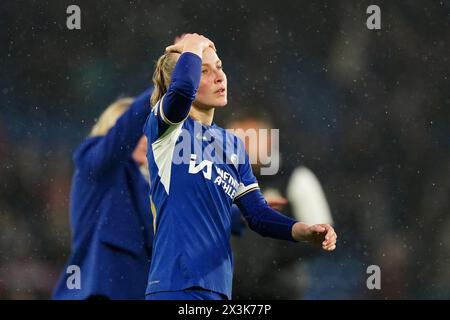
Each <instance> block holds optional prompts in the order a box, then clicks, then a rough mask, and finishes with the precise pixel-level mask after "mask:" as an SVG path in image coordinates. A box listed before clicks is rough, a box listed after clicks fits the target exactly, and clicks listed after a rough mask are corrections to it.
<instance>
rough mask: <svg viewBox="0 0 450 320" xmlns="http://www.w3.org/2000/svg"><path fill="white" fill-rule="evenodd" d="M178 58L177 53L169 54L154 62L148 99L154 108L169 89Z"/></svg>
mask: <svg viewBox="0 0 450 320" xmlns="http://www.w3.org/2000/svg"><path fill="white" fill-rule="evenodd" d="M179 56H180V54H179V53H174V52H169V53H165V54H163V55H162V56H161V57H159V59H158V61H157V62H156V67H155V72H154V73H153V85H154V89H153V93H152V96H151V98H150V103H151V105H152V106H154V105H155V104H156V103H157V102H158V101H159V100H160V99H161V98H162V96H163V95H164V94H165V93H166V92H167V89H168V88H169V84H170V79H171V76H172V71H173V69H174V68H175V64H176V62H177V60H178V57H179Z"/></svg>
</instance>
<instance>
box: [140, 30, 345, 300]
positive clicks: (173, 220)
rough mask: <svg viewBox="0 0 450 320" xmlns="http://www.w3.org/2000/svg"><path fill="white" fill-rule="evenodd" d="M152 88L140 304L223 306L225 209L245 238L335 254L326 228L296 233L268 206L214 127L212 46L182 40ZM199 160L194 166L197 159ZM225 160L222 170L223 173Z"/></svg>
mask: <svg viewBox="0 0 450 320" xmlns="http://www.w3.org/2000/svg"><path fill="white" fill-rule="evenodd" d="M154 85H155V90H154V93H153V95H152V106H154V107H153V111H152V113H151V114H150V116H149V118H148V120H147V123H146V125H145V128H144V131H145V134H146V136H147V140H148V155H147V157H148V161H149V170H150V176H151V179H152V180H151V184H152V188H151V197H150V198H151V200H150V201H151V203H152V211H153V213H154V215H156V219H155V230H156V232H155V241H154V247H153V256H152V264H151V269H150V274H149V281H148V287H147V292H146V295H147V299H149V300H161V299H177V300H178V299H182V300H197V299H217V300H222V299H230V298H231V283H232V275H233V271H232V270H233V260H232V254H231V246H230V231H231V226H230V219H231V207H232V204H233V202H236V203H237V205H238V207H239V209H240V210H241V211H242V212H243V215H244V216H245V217H246V219H247V221H248V222H249V226H250V228H251V229H253V230H254V231H256V232H258V233H260V234H262V235H264V236H267V237H273V238H277V239H284V240H290V241H294V242H295V241H308V242H312V243H315V244H319V245H321V246H322V248H323V249H324V250H326V251H332V250H334V249H335V248H336V238H337V236H336V234H335V232H334V230H333V228H332V227H331V226H330V225H328V224H320V225H308V224H305V223H301V222H298V221H296V220H294V219H290V218H288V217H286V216H284V215H282V214H280V213H278V212H277V211H275V210H273V209H271V208H270V207H269V206H268V204H267V202H266V201H265V200H264V198H263V196H262V194H261V192H260V191H259V187H258V183H257V180H256V178H255V177H254V175H253V173H252V170H251V167H250V164H249V161H248V156H247V155H246V152H245V148H244V145H243V143H242V141H240V140H239V139H238V138H237V137H236V136H234V135H232V134H231V133H230V132H228V131H226V130H224V129H222V128H220V127H219V126H217V125H216V124H215V123H213V116H214V110H215V108H220V107H224V106H225V105H226V104H227V79H226V75H225V73H224V71H223V68H222V62H221V60H220V59H219V58H218V56H217V54H216V50H215V46H214V43H212V42H211V41H210V40H209V39H207V38H205V37H203V36H201V35H198V34H188V35H185V37H183V39H182V40H181V41H179V42H178V43H177V44H175V45H172V46H168V47H167V48H166V53H165V54H164V55H162V56H161V57H160V59H159V60H158V63H157V66H156V69H155V73H154ZM196 130H201V131H196ZM196 133H198V134H196ZM181 135H182V137H181ZM186 135H187V137H186ZM208 135H210V137H209V138H208ZM185 140H186V141H187V143H188V146H189V147H191V149H190V150H184V149H182V150H181V151H182V153H183V156H186V155H187V156H188V157H190V161H183V162H182V163H175V162H174V161H173V159H175V158H174V157H175V156H179V152H180V150H177V151H176V149H175V147H176V146H177V142H181V141H183V142H186V141H185ZM212 142H214V145H215V146H216V147H223V146H224V143H226V144H227V145H228V144H232V145H233V146H234V147H233V148H232V149H233V152H237V153H236V154H223V149H222V151H217V150H216V153H215V156H212V155H210V156H211V157H209V156H208V155H205V154H204V153H203V149H204V148H206V147H208V146H209V145H210V144H211V143H212ZM185 146H186V144H185ZM192 146H194V149H193V150H192ZM175 151H176V152H175ZM192 152H194V154H193V153H192ZM199 152H200V153H202V154H199ZM205 156H206V157H207V159H205V160H203V161H201V163H200V164H197V161H196V159H197V157H201V158H202V159H203V158H204V157H205ZM224 157H226V159H230V160H231V162H230V163H228V161H227V163H224V159H225V158H224ZM184 159H186V158H184ZM233 159H234V160H233ZM238 159H241V160H240V161H239V162H238ZM199 161H200V160H199ZM204 168H206V171H205V170H203V169H204Z"/></svg>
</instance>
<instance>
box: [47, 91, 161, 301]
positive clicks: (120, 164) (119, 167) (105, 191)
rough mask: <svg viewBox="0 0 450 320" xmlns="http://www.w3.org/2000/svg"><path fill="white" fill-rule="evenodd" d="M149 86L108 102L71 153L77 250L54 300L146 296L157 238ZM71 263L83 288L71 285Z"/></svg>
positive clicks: (73, 219) (59, 284)
mask: <svg viewBox="0 0 450 320" xmlns="http://www.w3.org/2000/svg"><path fill="white" fill-rule="evenodd" d="M150 94H151V90H147V91H146V92H144V93H143V94H141V95H140V96H139V97H137V98H136V99H135V100H133V99H132V98H122V99H119V100H117V101H116V102H114V103H113V104H111V105H110V106H109V107H108V108H107V109H106V110H105V111H104V112H103V114H102V115H101V116H100V118H99V120H98V122H97V123H96V124H95V126H94V127H93V128H92V131H91V133H90V136H89V137H88V138H87V139H86V140H85V141H83V142H82V143H81V145H80V146H79V147H78V149H77V150H76V151H75V153H74V157H73V159H74V162H75V173H74V176H73V181H72V190H71V197H70V221H71V228H72V250H71V251H72V252H71V255H70V257H69V260H68V262H67V265H66V268H65V269H64V271H63V273H62V276H61V278H60V280H59V283H58V284H57V286H56V289H55V291H54V295H53V297H54V298H55V299H90V298H96V299H143V298H144V293H145V287H146V281H147V275H148V270H149V266H150V258H151V247H152V240H153V227H152V217H151V211H150V202H149V199H148V193H149V189H150V186H149V182H148V173H147V172H148V171H147V161H146V152H147V141H146V138H145V137H144V136H143V135H142V127H143V125H144V123H145V120H146V119H147V116H148V115H149V113H150ZM69 266H77V267H79V270H80V280H81V282H80V284H81V286H80V288H69V287H68V281H71V279H69V277H70V276H71V273H70V272H66V270H68V269H67V268H68V267H69Z"/></svg>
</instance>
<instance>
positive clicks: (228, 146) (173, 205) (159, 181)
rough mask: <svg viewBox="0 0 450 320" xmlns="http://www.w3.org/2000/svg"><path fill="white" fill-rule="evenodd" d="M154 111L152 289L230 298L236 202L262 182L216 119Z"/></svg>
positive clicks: (150, 134)
mask: <svg viewBox="0 0 450 320" xmlns="http://www.w3.org/2000/svg"><path fill="white" fill-rule="evenodd" d="M163 103H164V97H163V98H162V99H161V100H160V101H159V102H158V103H157V104H156V105H155V106H154V108H153V109H152V112H151V114H150V115H149V117H148V119H147V122H146V125H145V127H144V133H145V135H146V136H147V139H148V145H149V148H148V153H147V158H148V164H149V171H150V179H151V186H152V187H151V195H150V200H151V207H152V213H153V219H154V229H155V230H154V231H155V238H154V243H153V256H152V262H151V268H150V273H149V281H148V286H147V293H155V292H161V291H172V290H183V289H186V288H189V287H201V288H204V289H207V290H211V291H215V292H218V293H221V294H224V295H226V296H227V297H228V298H229V299H230V298H231V287H232V273H233V257H232V252H231V246H230V232H231V231H230V230H231V206H232V204H233V202H234V201H235V200H236V199H238V198H239V197H241V196H243V195H244V194H246V193H248V192H250V191H252V190H255V189H257V188H258V183H257V181H256V178H255V176H254V175H253V173H252V169H251V166H250V163H249V158H248V155H247V154H246V152H245V148H244V144H243V142H242V141H241V140H240V139H239V138H237V137H236V136H235V135H234V134H232V133H231V132H230V131H227V130H225V129H223V128H220V127H219V126H217V125H216V124H212V125H211V126H206V125H202V124H201V123H200V122H198V121H195V120H193V119H192V118H190V117H189V116H188V117H187V118H186V119H184V120H183V121H181V122H179V123H172V122H170V121H169V120H168V119H167V117H166V116H165V114H164V109H163V108H162V105H163Z"/></svg>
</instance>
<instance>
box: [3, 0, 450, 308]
mask: <svg viewBox="0 0 450 320" xmlns="http://www.w3.org/2000/svg"><path fill="white" fill-rule="evenodd" d="M70 4H77V5H79V6H80V8H81V13H82V19H81V23H82V28H81V30H79V31H77V30H75V31H70V30H68V29H67V28H66V18H67V14H66V8H67V6H68V5H70ZM370 4H376V5H378V6H380V7H381V17H382V20H381V21H382V28H381V30H379V31H371V30H368V29H367V28H366V25H365V22H366V19H367V17H368V15H367V14H366V8H367V6H368V5H370ZM449 21H450V2H449V1H373V2H372V1H371V2H369V1H361V2H359V3H358V2H355V1H339V2H338V1H312V2H311V1H298V0H297V1H269V2H267V3H266V2H262V1H247V2H245V3H244V2H242V1H235V0H229V1H219V0H216V1H193V2H191V1H172V0H170V1H163V2H157V1H81V0H78V1H56V0H55V1H11V0H9V1H2V2H1V3H0V52H1V54H0V67H1V68H0V70H1V74H2V75H1V77H0V98H1V99H0V110H1V112H0V298H3V299H36V298H39V299H45V298H49V297H50V292H51V290H52V288H53V286H54V284H55V282H56V280H57V277H58V276H59V273H60V272H61V271H62V268H63V265H64V262H65V259H66V258H67V255H68V253H69V250H70V231H69V224H68V203H69V191H70V181H71V174H72V169H73V165H72V162H71V153H72V152H73V150H74V148H75V147H76V146H77V144H78V143H79V142H80V141H81V140H82V139H83V138H84V137H85V136H86V135H87V133H88V131H89V129H90V128H91V126H92V125H93V123H94V121H95V118H96V116H98V115H99V114H100V112H101V111H102V110H103V109H104V108H105V107H106V106H107V105H108V104H109V103H110V102H112V101H113V100H114V99H115V98H117V97H119V96H121V95H135V94H138V93H139V92H140V91H141V90H144V89H145V88H146V87H147V86H148V85H149V84H150V79H151V74H152V71H153V66H154V61H155V60H156V59H157V57H158V56H159V55H160V54H161V53H162V52H163V49H164V48H165V46H166V45H168V44H169V43H170V42H172V41H173V40H174V38H175V37H176V36H177V35H180V34H181V33H185V32H198V33H201V34H205V35H206V36H208V37H210V38H211V39H212V40H213V41H214V42H215V44H216V46H217V48H218V52H219V55H220V57H221V59H222V60H223V62H224V68H225V71H226V73H227V75H228V82H229V98H230V99H229V104H228V106H227V108H226V109H225V110H223V111H220V112H218V113H217V115H216V119H217V120H218V122H219V124H222V125H225V124H226V122H227V121H229V120H232V119H237V118H239V117H240V116H241V115H243V114H251V113H257V114H258V113H259V114H262V115H264V116H265V117H270V118H271V119H272V120H273V123H274V126H275V127H276V128H280V134H281V138H280V146H281V151H282V152H283V155H284V156H285V161H287V162H288V163H290V164H291V165H306V166H308V167H309V168H310V169H312V170H313V171H314V172H315V173H316V175H317V176H318V177H319V179H320V181H321V182H322V184H323V187H324V190H325V193H326V195H327V198H328V200H329V203H330V206H331V209H332V213H333V216H334V218H335V221H336V230H337V232H338V234H339V243H338V250H337V251H336V252H335V253H333V255H334V256H333V255H331V256H330V257H329V259H330V261H331V262H332V261H333V259H335V257H336V256H339V255H341V258H343V259H345V260H346V261H350V262H351V263H350V265H351V268H349V267H348V265H349V264H346V265H342V264H339V263H336V264H333V263H329V264H328V267H327V268H326V269H324V272H325V273H326V277H325V274H324V278H323V279H325V280H323V281H322V282H326V283H321V284H320V285H321V288H322V290H323V297H327V296H329V291H333V290H338V289H337V286H336V285H334V281H336V282H338V281H340V282H342V281H345V278H344V279H342V276H341V275H342V274H347V275H349V274H350V273H351V275H353V276H351V278H352V279H360V281H359V280H358V281H359V282H358V281H357V282H355V283H352V284H351V286H349V288H348V289H347V290H349V291H350V292H346V295H339V293H340V292H337V294H336V295H335V297H337V298H347V297H354V298H368V299H398V298H400V299H411V298H419V299H430V298H447V299H448V298H450V200H449V198H450V117H449V116H450V111H449V110H450V94H449V91H450V90H449V89H450V86H449V85H450V83H449V77H450V62H449V56H450V28H449ZM262 241H264V240H262ZM339 250H341V251H339ZM339 252H341V253H339ZM249 254H256V253H249ZM325 256H326V255H325ZM372 264H376V265H379V266H380V268H381V281H382V289H381V290H372V291H370V290H368V289H367V288H366V283H365V279H366V278H367V276H368V275H367V274H366V268H367V266H369V265H372ZM342 268H346V270H341V269H342ZM273 272H277V270H274V271H273ZM320 279H322V278H319V281H320ZM349 281H350V280H349ZM318 296H319V297H321V295H320V294H319V295H318Z"/></svg>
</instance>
